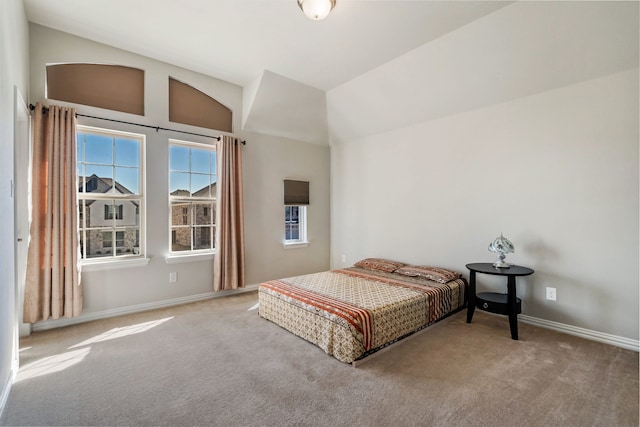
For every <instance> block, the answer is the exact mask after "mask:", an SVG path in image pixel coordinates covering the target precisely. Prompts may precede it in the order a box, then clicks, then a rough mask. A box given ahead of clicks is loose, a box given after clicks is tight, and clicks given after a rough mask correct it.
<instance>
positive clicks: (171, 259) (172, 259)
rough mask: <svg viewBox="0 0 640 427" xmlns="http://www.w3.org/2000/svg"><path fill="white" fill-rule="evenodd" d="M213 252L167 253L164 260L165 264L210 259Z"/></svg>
mask: <svg viewBox="0 0 640 427" xmlns="http://www.w3.org/2000/svg"><path fill="white" fill-rule="evenodd" d="M214 255H215V252H207V253H205V254H188V255H167V256H166V257H164V261H165V262H166V263H167V264H180V263H183V262H198V261H211V260H213V256H214Z"/></svg>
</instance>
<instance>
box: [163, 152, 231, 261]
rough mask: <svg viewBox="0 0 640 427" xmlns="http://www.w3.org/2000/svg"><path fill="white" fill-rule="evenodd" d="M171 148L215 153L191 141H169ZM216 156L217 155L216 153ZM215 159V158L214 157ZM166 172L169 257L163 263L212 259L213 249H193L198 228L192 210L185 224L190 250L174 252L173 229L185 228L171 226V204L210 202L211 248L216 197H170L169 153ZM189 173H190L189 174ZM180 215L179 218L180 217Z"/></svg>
mask: <svg viewBox="0 0 640 427" xmlns="http://www.w3.org/2000/svg"><path fill="white" fill-rule="evenodd" d="M172 146H181V147H186V148H191V149H199V150H207V151H210V152H216V146H215V144H214V145H211V144H203V143H200V142H192V141H182V140H178V139H169V145H168V148H169V150H171V147H172ZM216 155H217V153H216ZM216 159H217V157H216ZM167 171H168V186H167V188H168V189H169V205H168V212H169V215H168V217H169V218H168V243H169V245H168V247H169V255H168V256H167V257H165V261H166V262H167V264H173V263H177V262H184V261H200V260H205V259H213V255H214V254H215V253H216V250H215V248H214V247H213V248H208V249H194V248H193V246H194V238H193V235H194V234H193V233H194V230H195V229H196V228H197V227H198V226H197V224H196V223H195V222H196V221H195V218H194V209H189V212H188V215H191V221H188V222H189V224H187V226H188V227H189V228H190V229H191V249H190V250H183V251H174V250H173V231H174V229H177V228H186V227H180V225H179V224H178V225H174V224H172V211H171V210H172V205H173V202H184V203H194V202H195V203H198V202H200V203H201V202H210V203H212V204H213V206H214V209H209V212H208V214H209V216H210V217H211V218H212V222H211V226H212V227H213V228H214V231H213V232H212V235H210V245H211V246H215V241H216V233H217V231H218V228H217V224H216V223H215V217H213V212H215V211H216V210H217V196H216V195H211V196H210V197H194V196H191V195H189V196H172V195H171V172H173V170H172V169H171V154H170V153H169V156H168V165H167ZM179 172H184V171H179ZM189 173H191V172H189ZM218 173H219V171H218V170H217V168H216V182H218V180H217V174H218ZM182 215H183V214H182V213H181V214H180V216H181V217H182Z"/></svg>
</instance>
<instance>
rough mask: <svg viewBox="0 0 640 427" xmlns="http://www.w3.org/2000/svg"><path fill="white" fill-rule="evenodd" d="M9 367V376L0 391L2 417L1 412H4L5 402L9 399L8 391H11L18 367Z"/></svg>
mask: <svg viewBox="0 0 640 427" xmlns="http://www.w3.org/2000/svg"><path fill="white" fill-rule="evenodd" d="M13 365H14V366H12V367H11V372H9V376H8V377H7V380H6V382H5V383H4V384H3V385H2V393H1V394H0V418H2V413H3V412H4V407H5V406H6V404H7V400H9V393H10V392H11V386H12V385H13V382H14V381H15V379H16V375H17V374H18V367H17V366H15V364H13Z"/></svg>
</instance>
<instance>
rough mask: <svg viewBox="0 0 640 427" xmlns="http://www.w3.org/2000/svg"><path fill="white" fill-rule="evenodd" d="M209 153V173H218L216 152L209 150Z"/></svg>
mask: <svg viewBox="0 0 640 427" xmlns="http://www.w3.org/2000/svg"><path fill="white" fill-rule="evenodd" d="M209 155H210V156H211V173H212V174H214V175H216V174H217V173H218V161H217V157H216V152H215V151H211V152H210V153H209Z"/></svg>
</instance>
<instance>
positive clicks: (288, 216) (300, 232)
mask: <svg viewBox="0 0 640 427" xmlns="http://www.w3.org/2000/svg"><path fill="white" fill-rule="evenodd" d="M284 234H285V237H284V240H285V244H291V243H306V242H307V207H306V206H285V207H284Z"/></svg>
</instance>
